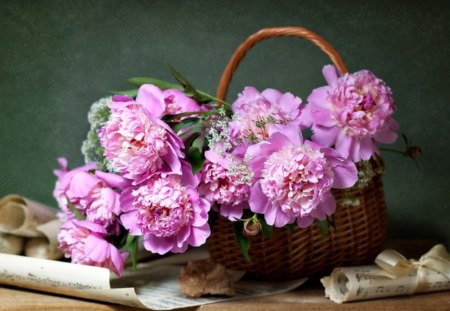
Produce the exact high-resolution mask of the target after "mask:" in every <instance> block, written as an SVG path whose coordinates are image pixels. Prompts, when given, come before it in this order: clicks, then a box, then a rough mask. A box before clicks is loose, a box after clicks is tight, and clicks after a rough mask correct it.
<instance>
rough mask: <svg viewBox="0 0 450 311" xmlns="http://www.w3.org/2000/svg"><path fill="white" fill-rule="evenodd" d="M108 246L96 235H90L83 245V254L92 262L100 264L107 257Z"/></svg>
mask: <svg viewBox="0 0 450 311" xmlns="http://www.w3.org/2000/svg"><path fill="white" fill-rule="evenodd" d="M109 246H110V244H109V243H108V242H106V241H105V239H103V238H101V237H100V236H98V235H96V234H90V235H89V236H88V237H87V238H86V240H85V244H84V254H85V255H86V257H87V258H89V259H90V260H92V261H95V262H98V263H102V262H104V261H105V260H106V259H107V258H108V257H109Z"/></svg>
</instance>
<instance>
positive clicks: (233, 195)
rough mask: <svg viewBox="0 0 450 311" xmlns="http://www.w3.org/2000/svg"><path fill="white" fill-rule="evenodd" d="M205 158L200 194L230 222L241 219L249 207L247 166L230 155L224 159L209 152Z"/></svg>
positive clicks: (249, 175)
mask: <svg viewBox="0 0 450 311" xmlns="http://www.w3.org/2000/svg"><path fill="white" fill-rule="evenodd" d="M205 158H206V161H205V163H204V165H203V168H202V170H201V171H200V184H199V186H198V191H199V193H200V195H201V196H202V197H204V198H205V199H206V200H208V201H209V202H211V203H213V202H214V203H217V204H219V205H220V209H219V212H220V214H221V215H222V216H224V217H227V218H229V219H230V220H235V219H236V218H241V217H242V213H243V209H244V208H245V207H247V206H248V203H247V200H248V197H249V194H250V186H251V174H250V172H246V165H245V164H244V163H243V161H242V160H239V159H238V158H236V157H234V156H232V155H231V154H229V155H228V158H227V159H225V158H222V157H219V156H218V155H217V154H216V153H215V152H214V151H211V150H210V151H207V152H205Z"/></svg>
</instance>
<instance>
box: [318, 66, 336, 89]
mask: <svg viewBox="0 0 450 311" xmlns="http://www.w3.org/2000/svg"><path fill="white" fill-rule="evenodd" d="M322 74H323V76H324V78H325V80H326V81H327V83H328V84H330V85H331V84H332V83H333V82H334V81H336V80H337V79H338V78H339V74H338V71H337V70H336V67H334V66H333V65H325V66H323V68H322Z"/></svg>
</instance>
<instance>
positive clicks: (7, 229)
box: [0, 194, 62, 259]
mask: <svg viewBox="0 0 450 311" xmlns="http://www.w3.org/2000/svg"><path fill="white" fill-rule="evenodd" d="M59 227H60V222H59V220H57V219H56V210H54V209H52V208H50V207H48V206H45V205H43V204H41V203H38V202H35V201H32V200H29V199H26V198H24V197H22V196H19V195H15V194H11V195H7V196H5V197H3V198H2V199H1V200H0V252H2V253H8V254H20V253H22V252H24V253H25V255H26V256H31V257H38V258H45V259H59V258H61V257H62V253H61V252H60V251H59V250H58V242H57V239H56V238H57V235H58V230H59Z"/></svg>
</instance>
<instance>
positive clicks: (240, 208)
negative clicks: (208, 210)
mask: <svg viewBox="0 0 450 311" xmlns="http://www.w3.org/2000/svg"><path fill="white" fill-rule="evenodd" d="M246 205H247V204H246V203H245V202H243V203H240V204H238V205H234V204H223V205H222V206H221V207H220V215H222V216H223V217H226V218H228V219H229V220H230V221H236V219H240V218H241V217H242V215H243V213H244V207H245V206H246Z"/></svg>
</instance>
